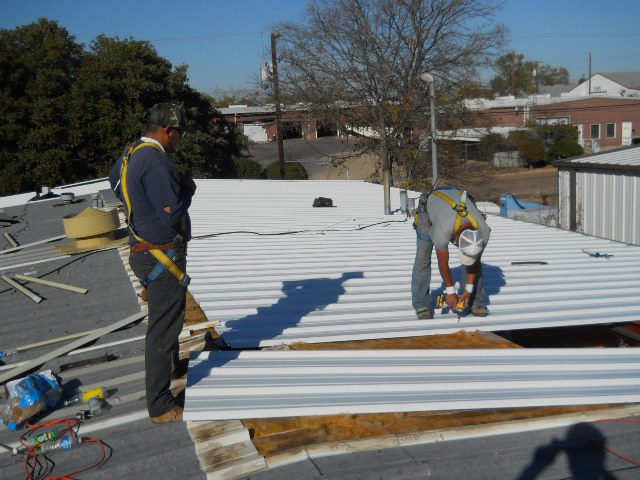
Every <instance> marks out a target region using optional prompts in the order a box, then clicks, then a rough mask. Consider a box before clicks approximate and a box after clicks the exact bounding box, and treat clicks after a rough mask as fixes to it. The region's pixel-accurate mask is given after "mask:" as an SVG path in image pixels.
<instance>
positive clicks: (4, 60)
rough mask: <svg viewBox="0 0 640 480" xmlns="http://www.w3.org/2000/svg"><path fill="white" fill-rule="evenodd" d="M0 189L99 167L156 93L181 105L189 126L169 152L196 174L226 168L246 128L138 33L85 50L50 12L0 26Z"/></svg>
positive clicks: (132, 131) (229, 170)
mask: <svg viewBox="0 0 640 480" xmlns="http://www.w3.org/2000/svg"><path fill="white" fill-rule="evenodd" d="M0 47H1V48H0V68H1V71H2V72H10V75H7V76H5V75H3V76H2V78H1V79H0V119H2V120H0V167H1V171H0V194H7V193H17V192H20V191H25V190H30V189H33V188H34V187H35V186H36V185H57V184H61V183H68V182H74V181H80V180H86V179H91V178H96V177H100V176H105V175H107V174H108V173H109V171H110V169H111V167H112V166H113V163H114V161H115V159H116V158H117V157H118V156H119V155H120V154H121V153H122V151H123V150H124V148H125V146H126V145H127V144H128V143H130V142H132V141H134V140H135V139H136V138H138V137H139V136H140V135H141V134H142V133H144V129H145V117H146V112H147V110H148V109H149V108H150V107H151V106H152V105H154V104H156V103H159V102H166V101H171V102H176V103H179V104H181V105H182V106H183V107H184V108H185V112H186V115H187V118H188V119H189V122H190V123H191V124H192V125H194V126H195V128H196V129H197V133H196V134H194V135H192V136H186V137H185V138H184V139H183V141H182V142H181V143H180V147H179V148H178V150H177V151H176V152H175V154H173V161H174V162H175V163H176V165H177V167H178V169H179V170H180V171H181V172H183V173H186V174H188V175H191V176H197V177H200V178H215V177H235V176H236V170H235V163H234V161H233V159H234V157H236V156H240V155H241V154H242V152H243V151H244V150H246V148H247V142H248V140H247V138H246V137H244V136H243V135H241V134H240V133H239V131H238V130H237V129H236V128H234V127H233V126H232V125H230V124H228V123H227V122H225V121H224V119H223V118H222V116H221V115H220V114H219V112H218V111H217V110H216V109H215V108H214V105H213V103H212V100H211V99H210V98H209V97H207V96H205V95H203V94H201V93H200V92H197V91H196V90H194V89H192V88H191V87H190V86H189V84H188V79H187V67H186V66H185V65H180V66H178V67H175V68H174V67H173V66H172V65H171V63H170V62H169V61H168V60H167V59H165V58H163V57H162V56H160V55H159V54H158V53H157V51H156V50H155V49H154V47H153V46H152V45H151V44H150V43H148V42H144V41H138V40H133V39H126V40H119V39H117V38H110V37H106V36H104V35H101V36H98V37H97V38H96V39H95V40H94V41H93V42H92V44H91V45H90V48H89V49H87V50H84V49H83V47H82V45H79V44H77V43H76V42H75V40H74V38H73V37H72V36H70V35H69V33H68V32H67V31H66V30H65V29H63V28H61V27H59V26H58V25H57V23H56V22H54V21H49V20H44V19H42V20H40V21H38V22H37V23H34V24H31V25H27V26H25V27H19V28H16V29H15V30H0Z"/></svg>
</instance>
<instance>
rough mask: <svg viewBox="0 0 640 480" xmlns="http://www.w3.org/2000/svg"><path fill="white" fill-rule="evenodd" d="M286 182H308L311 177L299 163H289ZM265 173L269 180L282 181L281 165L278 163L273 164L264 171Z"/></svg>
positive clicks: (286, 165)
mask: <svg viewBox="0 0 640 480" xmlns="http://www.w3.org/2000/svg"><path fill="white" fill-rule="evenodd" d="M285 172H286V177H285V178H286V180H307V179H308V178H309V175H308V174H307V171H306V170H305V168H304V167H303V166H302V165H301V164H300V163H299V162H291V161H287V162H286V163H285ZM264 173H265V175H266V177H267V178H268V179H269V180H279V179H280V164H279V162H278V161H275V162H273V163H271V164H270V165H269V166H268V167H267V168H265V169H264Z"/></svg>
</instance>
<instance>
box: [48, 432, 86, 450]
mask: <svg viewBox="0 0 640 480" xmlns="http://www.w3.org/2000/svg"><path fill="white" fill-rule="evenodd" d="M81 444H82V439H80V438H78V437H76V436H75V435H70V434H66V435H64V436H62V437H60V438H59V439H57V440H53V441H51V442H45V443H43V444H41V445H40V451H41V452H42V453H45V454H46V453H52V452H64V451H67V450H71V449H72V448H75V447H77V446H78V445H81Z"/></svg>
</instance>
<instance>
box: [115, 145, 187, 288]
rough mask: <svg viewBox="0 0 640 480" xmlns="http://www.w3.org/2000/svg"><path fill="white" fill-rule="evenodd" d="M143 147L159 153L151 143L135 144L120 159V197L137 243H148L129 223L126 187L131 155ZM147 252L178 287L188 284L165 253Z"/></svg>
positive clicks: (129, 221) (184, 274)
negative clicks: (151, 148)
mask: <svg viewBox="0 0 640 480" xmlns="http://www.w3.org/2000/svg"><path fill="white" fill-rule="evenodd" d="M144 147H153V148H155V149H156V150H160V151H161V149H160V147H159V146H158V145H156V144H155V143H152V142H142V143H139V144H137V145H136V144H133V145H131V147H129V151H128V152H127V154H126V155H125V156H124V157H122V170H121V171H120V183H121V185H122V196H123V197H124V201H125V203H126V204H127V223H128V224H129V230H131V233H132V234H133V236H134V237H135V238H136V240H138V241H139V242H144V243H148V242H146V241H145V240H144V239H143V238H142V237H141V236H139V235H138V234H137V233H136V231H135V230H134V228H133V222H132V221H131V215H132V207H131V199H130V197H129V188H128V186H127V172H128V169H129V159H130V158H131V155H133V154H134V153H135V152H137V151H138V150H140V149H141V148H144ZM149 252H150V253H151V255H153V256H154V257H155V258H156V260H158V262H160V263H162V264H163V265H164V266H165V267H166V268H167V270H169V271H170V272H171V273H172V274H173V275H174V276H175V277H176V278H177V279H178V281H179V282H180V285H182V286H186V285H188V284H189V280H190V279H189V276H188V275H187V274H186V273H184V272H183V271H182V270H180V268H179V267H178V266H177V265H176V264H175V262H174V261H173V260H171V258H169V257H168V256H167V254H166V253H164V252H163V251H162V250H160V249H157V248H153V249H150V250H149Z"/></svg>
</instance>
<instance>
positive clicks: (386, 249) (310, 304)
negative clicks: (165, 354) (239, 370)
mask: <svg viewBox="0 0 640 480" xmlns="http://www.w3.org/2000/svg"><path fill="white" fill-rule="evenodd" d="M197 184H198V191H197V193H196V196H195V198H194V201H193V205H192V207H191V210H190V211H191V214H192V215H191V216H192V223H193V229H194V230H193V234H194V236H195V237H196V239H195V240H193V241H192V242H191V243H190V245H189V257H188V271H189V274H190V275H191V277H192V283H191V285H190V287H189V288H190V291H191V292H192V294H193V295H194V297H195V298H196V300H197V301H198V302H199V303H200V306H201V307H202V309H203V310H204V312H205V314H206V315H207V317H208V319H209V320H212V321H219V322H220V323H221V328H220V330H221V332H222V334H223V337H224V338H225V340H226V341H227V342H229V343H230V344H232V345H233V346H258V345H259V346H267V345H275V344H281V343H290V342H294V341H306V342H325V341H342V340H357V339H373V338H392V337H409V336H417V335H430V334H440V333H451V332H455V331H458V330H461V329H464V330H470V331H475V330H478V329H479V330H484V331H504V330H512V329H526V328H541V327H557V326H575V325H586V324H597V323H614V322H631V321H636V320H639V319H640V314H639V309H638V304H637V302H636V301H633V300H632V299H634V298H638V295H639V294H640V248H638V247H635V246H627V245H624V244H621V243H617V242H613V241H608V240H604V239H600V238H595V237H589V236H585V235H582V234H578V233H575V232H569V231H565V230H560V229H555V228H550V227H545V226H540V225H536V224H529V223H524V222H519V221H516V220H512V219H505V218H501V217H498V216H492V215H491V216H489V218H488V223H489V225H490V226H491V228H492V234H491V240H490V242H489V245H488V247H487V250H486V252H485V254H484V257H483V261H484V276H485V285H486V288H487V292H488V294H489V300H490V305H489V308H490V310H491V315H489V316H488V317H486V318H477V317H471V316H466V317H462V318H461V319H458V318H457V317H456V316H455V315H453V314H450V313H448V314H441V313H439V312H438V313H437V314H436V316H435V318H434V319H433V320H417V319H416V317H415V314H414V312H413V308H412V307H411V298H410V296H411V294H410V289H411V287H410V284H411V270H412V266H413V259H414V255H415V233H414V230H413V228H412V227H411V220H408V221H403V220H404V216H402V215H400V214H396V215H393V216H385V215H383V214H381V212H382V210H383V195H382V186H380V185H374V184H369V183H365V182H349V181H329V182H326V181H298V182H292V181H289V182H287V181H247V180H242V181H237V180H199V181H198V182H197ZM417 195H418V194H417V193H415V192H413V193H410V197H411V196H417ZM318 196H324V197H330V198H332V199H333V201H334V205H336V206H335V207H334V208H313V207H312V203H313V199H314V198H315V197H318ZM398 201H399V200H398V190H397V189H393V192H392V208H397V207H398ZM234 231H236V232H238V231H244V232H247V233H235V234H229V232H234ZM289 231H304V233H298V234H282V233H285V232H289ZM248 232H254V233H248ZM207 235H212V236H208V237H206V238H197V237H199V236H207ZM582 249H586V250H589V251H592V252H600V253H606V254H610V255H613V256H612V257H610V258H609V259H606V258H603V257H601V258H593V257H590V256H589V255H587V254H586V253H584V252H583V251H582ZM451 254H452V258H453V259H455V258H457V254H456V253H455V252H454V251H453V250H452V251H451ZM514 261H516V262H517V261H543V262H547V265H512V264H511V262H514ZM433 265H434V272H433V275H432V282H431V288H432V290H436V289H440V288H441V287H442V282H441V279H440V275H439V273H438V271H437V266H436V265H437V262H436V261H435V254H434V257H433ZM452 267H455V268H453V272H454V276H455V277H456V278H457V279H459V278H460V274H461V271H460V270H461V269H460V267H459V266H456V265H455V264H453V263H452ZM621 298H625V299H630V301H628V302H625V301H620V299H621Z"/></svg>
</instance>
